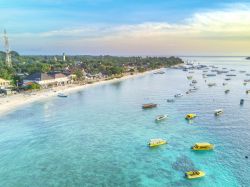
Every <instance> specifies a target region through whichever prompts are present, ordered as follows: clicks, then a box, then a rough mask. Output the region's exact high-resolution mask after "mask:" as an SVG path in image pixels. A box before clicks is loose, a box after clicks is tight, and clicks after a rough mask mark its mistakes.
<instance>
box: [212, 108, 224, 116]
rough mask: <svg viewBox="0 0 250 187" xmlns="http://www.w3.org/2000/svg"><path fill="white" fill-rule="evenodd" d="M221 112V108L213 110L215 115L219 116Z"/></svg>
mask: <svg viewBox="0 0 250 187" xmlns="http://www.w3.org/2000/svg"><path fill="white" fill-rule="evenodd" d="M221 114H223V110H222V109H217V110H215V111H214V115H216V116H219V115H221Z"/></svg>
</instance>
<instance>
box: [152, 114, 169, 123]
mask: <svg viewBox="0 0 250 187" xmlns="http://www.w3.org/2000/svg"><path fill="white" fill-rule="evenodd" d="M167 117H168V115H159V116H156V118H155V121H157V122H159V121H162V120H164V119H166V118H167Z"/></svg>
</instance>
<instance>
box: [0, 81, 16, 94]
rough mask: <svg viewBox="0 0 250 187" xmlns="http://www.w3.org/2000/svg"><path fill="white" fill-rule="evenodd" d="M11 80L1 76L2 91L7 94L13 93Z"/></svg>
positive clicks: (0, 88)
mask: <svg viewBox="0 0 250 187" xmlns="http://www.w3.org/2000/svg"><path fill="white" fill-rule="evenodd" d="M12 87H13V86H12V85H11V81H9V80H5V79H2V78H0V93H2V94H5V95H10V94H12Z"/></svg>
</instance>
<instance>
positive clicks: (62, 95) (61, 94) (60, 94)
mask: <svg viewBox="0 0 250 187" xmlns="http://www.w3.org/2000/svg"><path fill="white" fill-rule="evenodd" d="M57 96H58V97H68V95H66V94H64V93H59V94H57Z"/></svg>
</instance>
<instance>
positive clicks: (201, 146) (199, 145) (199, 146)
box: [191, 142, 214, 151]
mask: <svg viewBox="0 0 250 187" xmlns="http://www.w3.org/2000/svg"><path fill="white" fill-rule="evenodd" d="M191 149H193V150H196V151H204V150H213V149H214V145H213V144H210V143H207V142H204V143H196V144H195V145H194V146H192V147H191Z"/></svg>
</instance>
